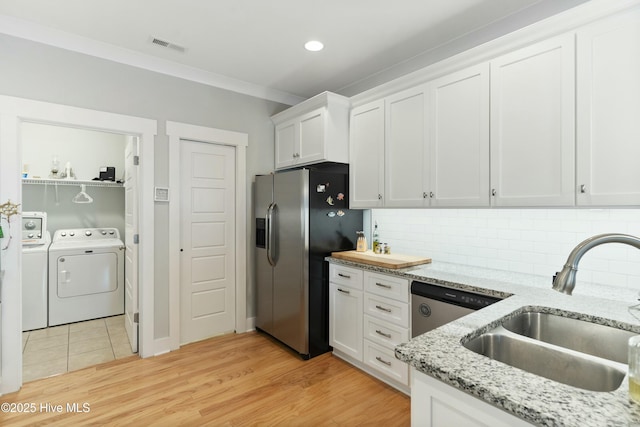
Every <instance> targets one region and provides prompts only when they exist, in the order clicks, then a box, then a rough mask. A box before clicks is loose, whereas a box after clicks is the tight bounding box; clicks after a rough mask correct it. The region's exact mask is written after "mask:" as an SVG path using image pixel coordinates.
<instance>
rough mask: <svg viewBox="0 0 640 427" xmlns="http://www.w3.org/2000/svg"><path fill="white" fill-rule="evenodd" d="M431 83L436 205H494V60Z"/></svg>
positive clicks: (433, 199) (431, 188)
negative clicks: (491, 103)
mask: <svg viewBox="0 0 640 427" xmlns="http://www.w3.org/2000/svg"><path fill="white" fill-rule="evenodd" d="M428 87H429V91H428V94H429V105H430V107H429V120H428V123H429V125H428V128H429V129H428V130H429V135H430V138H429V140H430V147H431V155H430V157H431V165H430V176H431V179H430V186H429V196H430V200H431V206H446V207H452V206H478V207H479V206H489V64H487V63H485V64H481V65H478V66H475V67H471V68H467V69H465V70H462V71H459V72H456V73H453V74H450V75H447V76H445V77H441V78H439V79H436V80H434V81H432V82H430V83H429V85H428Z"/></svg>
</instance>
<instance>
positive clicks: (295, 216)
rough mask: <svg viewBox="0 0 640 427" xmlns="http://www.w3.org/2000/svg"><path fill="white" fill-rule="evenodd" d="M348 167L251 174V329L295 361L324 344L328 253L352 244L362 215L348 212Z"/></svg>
mask: <svg viewBox="0 0 640 427" xmlns="http://www.w3.org/2000/svg"><path fill="white" fill-rule="evenodd" d="M348 181H349V180H348V166H347V165H342V164H333V165H331V167H328V168H327V169H322V170H309V169H297V170H291V171H286V172H279V173H275V174H271V175H259V176H256V181H255V187H254V195H255V197H254V206H255V251H256V252H255V261H256V294H257V307H256V310H257V312H256V328H257V329H258V330H261V331H263V332H266V333H267V334H269V335H271V336H272V337H274V338H276V339H278V340H279V341H281V342H282V343H284V344H286V345H287V346H289V347H291V348H292V349H293V350H295V351H296V352H297V353H299V354H300V355H301V356H302V357H303V358H305V359H308V358H310V357H314V356H317V355H319V354H322V353H325V352H327V351H329V350H330V347H329V266H328V263H327V262H326V261H325V260H324V258H325V257H326V256H328V255H329V254H330V253H331V252H334V251H339V250H351V249H355V246H356V237H357V236H356V231H359V230H362V211H360V210H349V209H348V206H349V201H348Z"/></svg>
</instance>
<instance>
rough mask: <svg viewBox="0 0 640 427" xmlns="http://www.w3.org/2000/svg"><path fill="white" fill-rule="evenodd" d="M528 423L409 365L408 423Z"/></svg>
mask: <svg viewBox="0 0 640 427" xmlns="http://www.w3.org/2000/svg"><path fill="white" fill-rule="evenodd" d="M531 425H532V424H529V423H528V422H526V421H524V420H522V419H520V418H518V417H516V416H514V415H511V414H509V413H508V412H505V411H503V410H501V409H498V408H496V407H495V406H492V405H490V404H489V403H486V402H484V401H482V400H480V399H478V398H476V397H474V396H471V395H470V394H467V393H465V392H463V391H462V390H458V389H457V388H455V387H451V386H449V385H447V384H445V383H443V382H441V381H438V380H436V379H435V378H432V377H430V376H428V375H426V374H423V373H422V372H419V371H418V370H416V369H415V368H411V427H450V426H456V427H525V426H527V427H530V426H531Z"/></svg>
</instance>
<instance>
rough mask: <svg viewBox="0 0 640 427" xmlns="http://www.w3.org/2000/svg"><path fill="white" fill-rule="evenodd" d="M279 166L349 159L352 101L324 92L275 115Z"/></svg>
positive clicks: (273, 118) (345, 161)
mask: <svg viewBox="0 0 640 427" xmlns="http://www.w3.org/2000/svg"><path fill="white" fill-rule="evenodd" d="M271 120H272V121H273V123H274V124H275V128H276V131H275V168H276V169H286V168H290V167H296V166H303V165H308V164H313V163H318V162H325V161H328V162H338V163H348V162H349V141H348V139H349V129H348V128H349V100H348V99H347V98H345V97H343V96H340V95H336V94H334V93H330V92H324V93H321V94H320V95H317V96H315V97H313V98H311V99H308V100H306V101H303V102H301V103H300V104H298V105H295V106H293V107H291V108H289V109H288V110H285V111H283V112H281V113H278V114H276V115H275V116H273V117H271Z"/></svg>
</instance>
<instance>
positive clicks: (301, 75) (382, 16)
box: [0, 0, 585, 104]
mask: <svg viewBox="0 0 640 427" xmlns="http://www.w3.org/2000/svg"><path fill="white" fill-rule="evenodd" d="M584 1H585V0H394V1H389V0H270V1H267V0H180V1H176V0H133V1H132V0H109V1H104V0H56V1H51V0H0V33H5V34H9V35H13V36H18V37H22V38H27V39H31V40H35V41H38V42H42V43H47V44H51V45H55V46H59V47H63V48H65V49H70V50H76V51H80V52H83V53H89V54H92V55H95V56H100V57H104V58H108V59H112V60H115V61H119V62H123V63H129V64H131V65H134V66H139V67H144V68H149V69H153V70H155V71H159V72H163V73H166V74H173V75H177V76H180V77H183V78H188V79H191V80H195V81H200V82H203V83H206V84H211V85H214V86H219V87H223V88H226V89H230V90H234V91H237V92H241V93H247V94H250V95H253V96H259V97H263V98H266V99H271V100H274V101H278V102H283V103H288V104H295V103H296V102H299V101H300V100H302V99H305V98H308V97H310V96H313V95H315V94H318V93H320V92H323V91H325V90H329V91H333V92H337V93H342V94H344V95H346V96H352V95H355V94H356V93H359V92H362V91H363V90H366V89H369V88H371V87H373V86H376V85H377V84H379V83H381V82H383V81H388V80H391V79H393V78H396V77H399V76H401V75H403V74H406V73H408V72H411V71H414V70H416V69H419V68H422V67H424V66H426V65H429V63H433V62H435V61H436V60H438V59H442V57H446V56H449V55H451V54H454V53H457V52H459V51H462V50H465V49H468V48H470V47H473V46H475V45H478V44H481V43H483V42H485V41H488V40H490V39H493V38H495V37H497V36H500V35H503V34H505V33H508V32H511V31H513V30H516V29H518V28H520V27H523V26H526V25H528V24H531V23H533V22H536V21H538V20H540V19H543V18H545V17H547V16H550V15H554V14H556V13H558V12H561V11H563V10H565V9H568V8H571V7H573V6H576V5H578V4H580V3H583V2H584ZM153 38H158V39H160V40H163V41H166V42H170V43H172V44H173V45H177V46H181V47H184V48H185V51H184V52H180V51H178V50H176V49H172V48H166V47H161V46H159V45H157V44H154V43H152V42H151V41H152V39H153ZM311 39H317V40H320V41H322V42H323V43H324V45H325V49H324V50H322V51H320V52H308V51H306V50H305V49H304V48H303V45H304V43H305V42H306V41H308V40H311Z"/></svg>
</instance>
